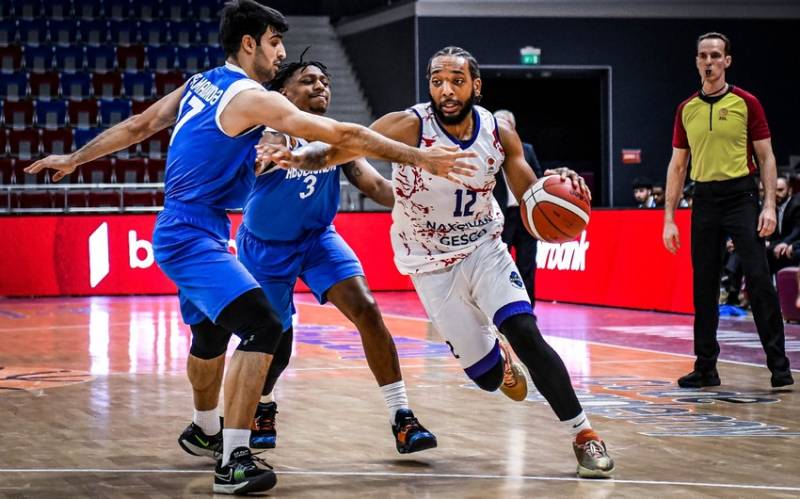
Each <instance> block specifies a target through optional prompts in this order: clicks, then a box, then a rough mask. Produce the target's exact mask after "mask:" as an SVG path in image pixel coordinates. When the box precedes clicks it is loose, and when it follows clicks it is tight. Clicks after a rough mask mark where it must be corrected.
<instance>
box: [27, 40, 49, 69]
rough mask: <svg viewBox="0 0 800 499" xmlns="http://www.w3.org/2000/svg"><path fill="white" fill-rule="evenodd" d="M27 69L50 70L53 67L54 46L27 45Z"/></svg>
mask: <svg viewBox="0 0 800 499" xmlns="http://www.w3.org/2000/svg"><path fill="white" fill-rule="evenodd" d="M24 56H25V69H27V70H28V71H32V72H34V73H42V72H45V71H50V69H52V67H53V47H49V46H47V47H33V46H30V45H26V46H25V51H24Z"/></svg>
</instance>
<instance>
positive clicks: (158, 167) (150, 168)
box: [147, 159, 166, 183]
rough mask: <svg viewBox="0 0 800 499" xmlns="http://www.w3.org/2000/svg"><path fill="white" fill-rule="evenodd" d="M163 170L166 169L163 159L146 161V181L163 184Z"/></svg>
mask: <svg viewBox="0 0 800 499" xmlns="http://www.w3.org/2000/svg"><path fill="white" fill-rule="evenodd" d="M165 169H166V161H165V160H163V159H149V160H147V181H148V182H153V183H156V182H163V181H164V170H165Z"/></svg>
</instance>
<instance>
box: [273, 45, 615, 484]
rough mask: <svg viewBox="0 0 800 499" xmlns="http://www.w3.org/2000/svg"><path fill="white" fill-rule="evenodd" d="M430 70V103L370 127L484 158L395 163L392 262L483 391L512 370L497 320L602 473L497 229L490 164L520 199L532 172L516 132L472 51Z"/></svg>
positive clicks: (583, 468)
mask: <svg viewBox="0 0 800 499" xmlns="http://www.w3.org/2000/svg"><path fill="white" fill-rule="evenodd" d="M427 76H428V82H429V92H430V102H426V103H421V104H417V105H415V106H413V107H412V108H410V109H408V110H406V111H403V112H396V113H390V114H387V115H385V116H383V117H382V118H380V119H378V121H376V122H375V123H374V124H373V125H372V128H373V129H374V130H375V131H377V132H379V133H381V134H383V135H385V136H387V137H390V138H392V139H394V140H397V141H399V142H403V143H405V144H408V145H414V146H417V147H420V148H422V149H427V148H430V147H435V146H439V145H442V146H458V147H460V148H461V149H462V150H464V151H471V152H475V153H476V154H477V159H478V160H479V164H481V167H480V170H479V171H478V172H476V174H475V176H474V177H471V178H468V179H467V178H464V179H461V183H460V184H458V183H454V182H451V181H448V180H445V179H442V178H436V177H434V176H432V175H429V174H428V173H426V172H424V171H421V170H419V169H417V168H413V167H412V166H411V165H405V164H397V163H395V164H393V171H392V184H393V187H394V192H395V205H394V209H393V211H392V219H393V225H392V229H391V238H392V246H393V249H394V256H395V263H396V265H397V267H398V269H399V270H400V271H401V272H402V273H404V274H408V275H410V276H411V279H412V281H413V282H414V287H415V288H416V290H417V293H418V294H419V297H420V300H421V301H422V304H423V305H424V307H425V310H426V311H427V312H428V316H429V317H430V319H431V321H432V322H433V324H434V326H435V327H436V329H437V330H438V331H439V332H440V333H441V334H442V335H443V336H444V338H445V340H446V341H447V343H448V344H449V345H450V348H451V350H452V352H453V355H454V356H455V357H456V359H457V360H458V361H459V363H460V364H461V366H462V367H463V368H464V371H465V372H466V374H467V376H469V377H470V378H471V379H472V380H473V381H474V382H475V383H476V384H477V385H478V386H479V387H480V388H482V389H484V390H487V391H494V390H497V389H498V388H499V387H500V386H501V385H502V384H503V378H504V374H505V375H506V377H508V374H509V373H508V364H509V360H510V358H509V357H510V354H509V352H507V351H504V349H503V348H502V347H501V342H500V341H499V340H498V335H497V333H496V329H497V330H499V331H500V332H501V333H502V334H503V335H505V336H506V337H507V338H508V342H509V343H510V344H511V346H512V347H513V349H514V351H515V352H516V354H517V356H519V358H520V359H521V360H522V362H523V363H524V364H525V365H526V366H527V368H528V370H529V372H530V374H531V378H532V380H533V383H534V384H535V385H536V388H537V389H538V390H539V392H540V393H541V394H542V395H543V396H544V397H545V399H547V402H548V403H549V404H550V406H551V407H552V408H553V411H554V412H555V413H556V415H557V416H558V419H559V420H560V421H561V422H562V423H563V425H564V427H565V428H566V429H567V431H569V432H570V433H571V434H572V435H573V436H574V442H573V450H574V452H575V456H576V458H577V459H578V468H577V472H578V475H579V476H581V477H585V478H603V477H609V476H611V474H612V472H613V470H614V461H613V460H612V459H611V457H609V455H608V453H607V451H606V446H605V443H604V442H603V441H602V440H601V439H600V437H599V436H598V435H597V433H596V432H595V431H594V430H593V429H592V428H591V426H590V424H589V420H588V418H587V417H586V415H585V414H584V412H583V409H582V408H581V405H580V402H578V399H577V397H576V395H575V390H574V389H573V388H572V384H571V381H570V378H569V373H568V372H567V370H566V367H565V366H564V363H563V362H562V360H561V358H560V357H559V356H558V354H557V353H556V352H555V351H554V350H553V349H552V348H551V347H550V346H549V345H548V344H547V343H546V342H545V340H544V339H543V337H542V334H541V333H540V332H539V329H538V327H537V325H536V320H535V318H534V316H533V310H532V308H531V303H530V299H529V298H528V295H527V293H526V291H525V287H524V284H523V282H522V278H521V276H520V275H519V274H518V273H517V270H516V267H515V265H514V261H513V260H512V259H511V256H510V255H509V254H508V251H507V250H506V246H505V244H504V243H503V242H502V240H501V239H500V235H501V232H502V228H503V215H502V212H501V211H500V208H499V206H498V205H497V203H496V202H495V201H494V197H493V196H492V188H493V187H494V184H495V174H496V173H497V172H498V169H499V168H501V167H502V168H503V169H504V170H505V173H506V177H507V178H508V183H509V186H510V187H511V190H512V192H513V193H514V195H515V196H516V197H517V199H518V200H519V199H521V197H522V195H523V193H524V192H525V191H526V190H527V189H528V188H529V187H530V186H531V185H532V184H533V183H534V182H535V181H536V177H535V175H534V174H533V171H532V170H531V168H530V167H529V166H528V165H527V164H526V163H525V159H524V156H523V149H522V143H521V141H520V138H519V136H518V135H517V133H516V132H515V131H514V129H513V128H511V126H510V125H508V124H507V123H506V122H503V121H500V122H498V121H497V120H495V119H494V117H493V116H492V113H491V112H489V111H487V110H486V109H484V108H482V107H480V106H477V105H475V104H476V103H477V101H478V100H479V99H480V92H481V79H480V70H479V67H478V63H477V61H476V60H475V58H474V57H473V56H472V55H471V54H470V53H469V52H467V51H466V50H464V49H461V48H458V47H446V48H444V49H442V50H440V51H438V52H436V53H435V54H434V55H433V57H432V58H431V60H430V61H429V63H428V71H427ZM262 152H263V154H264V155H265V156H266V157H268V158H269V159H271V160H274V161H277V162H278V163H279V164H281V165H282V166H292V165H294V164H295V162H297V161H304V162H306V163H308V162H309V161H311V162H315V161H316V162H319V163H325V164H335V163H341V162H342V161H343V160H349V159H352V154H348V152H347V151H343V150H341V149H337V148H334V147H328V146H324V145H322V144H312V145H310V146H308V147H307V148H306V149H305V150H302V149H301V150H298V151H294V152H291V151H288V150H285V149H283V150H276V149H274V148H262ZM545 174H561V175H562V177H563V178H564V181H571V182H573V184H574V186H575V187H576V188H579V189H582V190H586V187H585V184H584V183H583V179H581V178H580V177H578V176H577V175H576V174H575V173H574V172H571V171H569V170H567V169H559V170H557V171H547V172H545ZM568 177H570V178H568ZM451 180H452V179H451ZM587 193H588V191H587ZM495 328H496V329H495ZM504 368H505V373H504ZM523 398H524V397H523Z"/></svg>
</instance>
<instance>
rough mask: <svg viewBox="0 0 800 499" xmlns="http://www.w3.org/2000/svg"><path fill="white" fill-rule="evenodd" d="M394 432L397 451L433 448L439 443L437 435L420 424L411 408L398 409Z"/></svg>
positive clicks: (403, 452)
mask: <svg viewBox="0 0 800 499" xmlns="http://www.w3.org/2000/svg"><path fill="white" fill-rule="evenodd" d="M392 433H394V438H395V443H396V445H397V452H399V453H400V454H410V453H412V452H419V451H421V450H426V449H433V448H434V447H436V445H437V443H436V437H435V436H434V435H433V433H431V432H429V431H428V430H426V429H425V427H424V426H422V425H421V424H419V421H417V418H415V417H414V413H413V412H411V409H400V410H399V411H397V414H396V415H395V417H394V426H392Z"/></svg>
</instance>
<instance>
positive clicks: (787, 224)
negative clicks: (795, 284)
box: [767, 176, 800, 275]
mask: <svg viewBox="0 0 800 499" xmlns="http://www.w3.org/2000/svg"><path fill="white" fill-rule="evenodd" d="M775 202H776V204H777V206H778V209H777V211H778V224H777V226H776V228H775V232H773V233H772V235H771V236H769V238H767V249H768V251H767V259H768V260H769V270H770V272H771V273H772V274H773V275H774V274H775V273H777V272H778V271H779V270H780V269H782V268H784V267H788V266H789V265H792V264H794V263H796V262H797V257H796V255H795V254H794V252H793V251H791V247H792V244H793V243H794V242H796V241H799V240H800V200H799V199H798V198H797V196H793V195H792V186H791V184H790V183H789V179H788V178H786V177H783V176H780V177H778V181H777V188H776V189H775Z"/></svg>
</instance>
